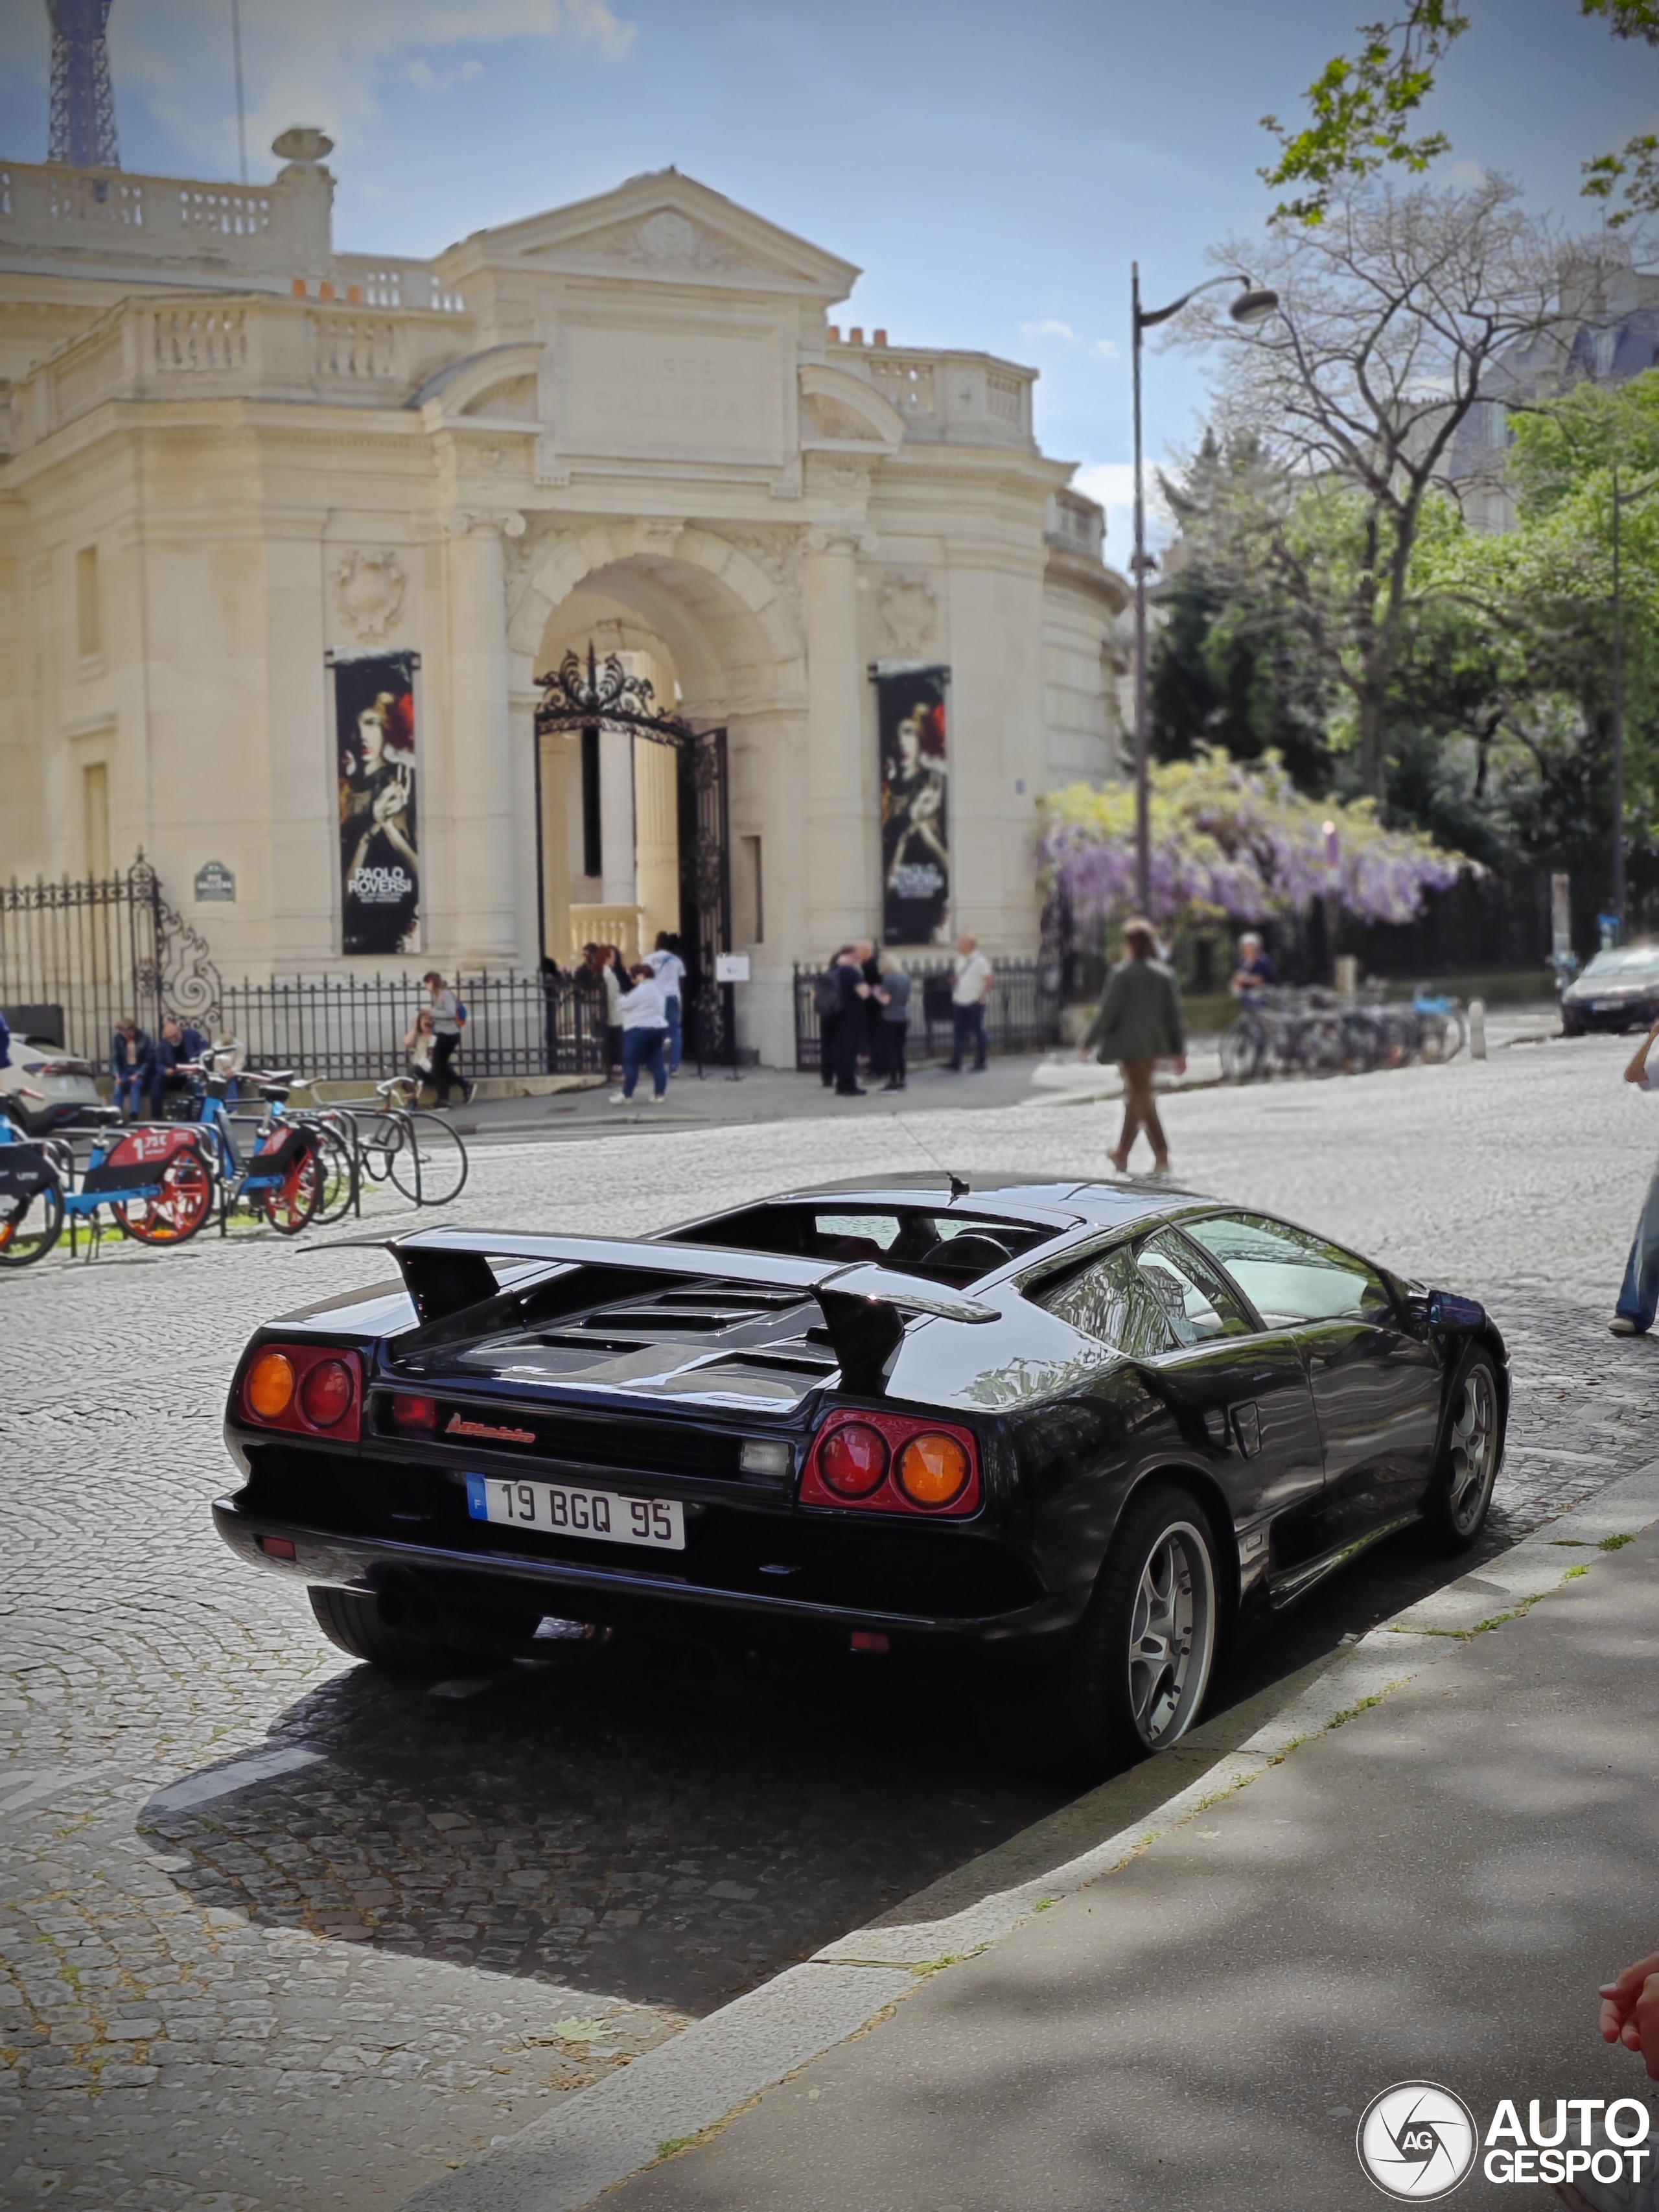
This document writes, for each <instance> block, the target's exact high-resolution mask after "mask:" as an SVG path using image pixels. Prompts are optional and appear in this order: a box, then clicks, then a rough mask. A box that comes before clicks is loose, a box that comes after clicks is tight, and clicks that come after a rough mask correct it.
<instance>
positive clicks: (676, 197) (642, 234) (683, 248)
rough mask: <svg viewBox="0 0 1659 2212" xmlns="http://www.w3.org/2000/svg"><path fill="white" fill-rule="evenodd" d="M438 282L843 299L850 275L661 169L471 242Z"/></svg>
mask: <svg viewBox="0 0 1659 2212" xmlns="http://www.w3.org/2000/svg"><path fill="white" fill-rule="evenodd" d="M441 265H442V267H443V269H444V271H445V276H446V280H447V281H456V280H458V279H459V276H461V274H462V273H463V272H464V271H465V270H467V269H469V268H476V267H481V266H484V267H495V268H500V267H501V266H503V265H507V266H512V267H516V268H519V269H523V268H525V267H526V265H528V266H530V267H532V268H536V269H544V270H549V271H550V272H560V273H566V272H568V274H570V275H572V276H620V277H627V278H633V279H643V280H645V281H646V282H656V283H664V282H666V283H678V284H688V283H689V284H693V285H695V284H699V283H706V284H709V285H711V286H715V287H718V288H720V289H723V290H729V289H734V288H735V289H742V290H753V291H759V292H787V293H793V294H796V295H806V296H808V297H811V298H813V299H817V300H822V301H824V302H825V303H826V304H829V303H833V302H834V301H837V300H842V299H845V298H846V296H847V295H848V292H849V291H851V289H852V288H853V285H854V283H855V282H856V281H857V278H858V276H859V271H858V270H857V269H855V268H854V266H853V264H851V263H850V262H846V261H842V260H840V259H838V258H836V256H835V255H833V254H829V253H825V252H823V251H822V250H821V249H820V248H819V247H817V246H811V245H809V244H808V242H807V241H806V240H805V239H802V238H797V237H796V236H795V235H794V234H793V232H790V231H787V230H782V229H780V228H779V227H778V226H777V224H775V223H771V222H766V221H765V220H764V219H763V217H762V216H757V215H751V214H750V212H749V210H747V209H746V208H741V207H739V206H738V204H737V203H736V202H735V201H733V200H728V199H726V197H724V195H723V194H721V193H720V192H715V191H710V190H709V189H708V186H707V185H700V184H698V183H696V181H695V179H692V178H690V177H683V176H681V175H680V174H679V173H678V171H676V170H673V169H664V170H661V171H659V172H658V173H655V174H653V175H649V176H643V177H635V178H632V179H629V182H628V183H627V184H625V185H620V186H618V188H617V190H616V191H613V192H605V193H603V194H601V195H600V197H598V198H597V199H591V200H582V201H579V202H578V203H577V204H575V205H574V206H573V207H568V208H555V209H552V210H550V211H549V212H548V213H547V214H545V215H540V216H530V217H529V218H528V219H527V220H526V221H525V222H517V223H511V224H508V225H507V226H505V227H504V228H501V229H499V230H486V231H479V232H477V233H476V234H474V235H473V236H472V237H471V238H469V239H467V240H465V241H464V242H463V243H462V244H461V245H459V246H452V247H451V248H450V249H449V251H448V252H447V253H446V254H444V255H443V256H442V257H441Z"/></svg>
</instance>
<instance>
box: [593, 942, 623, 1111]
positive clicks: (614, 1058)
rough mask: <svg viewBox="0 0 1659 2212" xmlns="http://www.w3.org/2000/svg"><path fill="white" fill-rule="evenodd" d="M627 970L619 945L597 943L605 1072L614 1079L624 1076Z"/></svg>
mask: <svg viewBox="0 0 1659 2212" xmlns="http://www.w3.org/2000/svg"><path fill="white" fill-rule="evenodd" d="M627 975H628V971H627V969H625V968H624V967H623V957H622V952H621V951H620V949H619V948H618V947H617V945H600V947H599V981H600V983H601V985H602V986H603V987H604V990H605V1068H606V1072H607V1073H608V1074H609V1075H610V1078H611V1081H612V1082H613V1083H620V1082H621V1080H622V1076H623V1018H622V1002H623V994H624V993H625V992H626V990H627V988H628V981H627Z"/></svg>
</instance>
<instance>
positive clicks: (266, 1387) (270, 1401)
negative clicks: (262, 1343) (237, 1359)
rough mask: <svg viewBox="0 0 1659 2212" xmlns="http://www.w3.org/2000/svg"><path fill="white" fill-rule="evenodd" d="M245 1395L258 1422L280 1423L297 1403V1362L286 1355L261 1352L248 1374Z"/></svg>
mask: <svg viewBox="0 0 1659 2212" xmlns="http://www.w3.org/2000/svg"><path fill="white" fill-rule="evenodd" d="M242 1395H243V1396H244V1397H245V1398H246V1401H247V1409H248V1411H249V1413H252V1415H253V1416H254V1418H255V1419H257V1420H261V1421H280V1420H281V1419H282V1418H283V1414H284V1413H287V1411H288V1409H289V1407H290V1406H291V1405H292V1404H293V1403H294V1362H293V1361H292V1360H291V1359H290V1358H289V1357H288V1354H287V1353H286V1352H261V1353H260V1354H259V1357H258V1358H257V1359H256V1360H255V1361H254V1363H253V1364H252V1367H250V1368H249V1370H248V1371H247V1381H246V1383H244V1384H243V1385H242Z"/></svg>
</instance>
